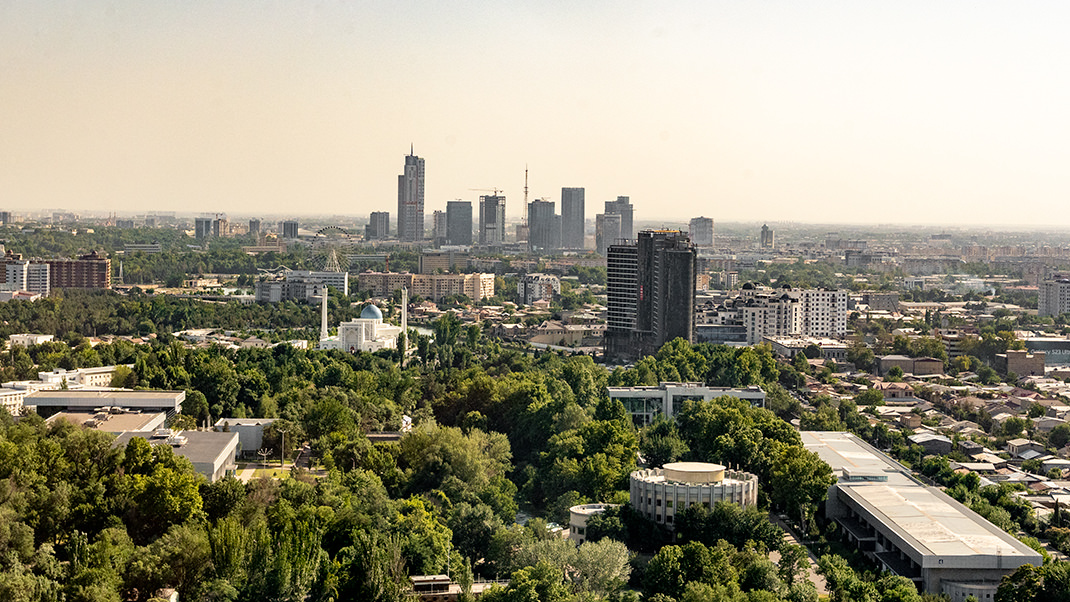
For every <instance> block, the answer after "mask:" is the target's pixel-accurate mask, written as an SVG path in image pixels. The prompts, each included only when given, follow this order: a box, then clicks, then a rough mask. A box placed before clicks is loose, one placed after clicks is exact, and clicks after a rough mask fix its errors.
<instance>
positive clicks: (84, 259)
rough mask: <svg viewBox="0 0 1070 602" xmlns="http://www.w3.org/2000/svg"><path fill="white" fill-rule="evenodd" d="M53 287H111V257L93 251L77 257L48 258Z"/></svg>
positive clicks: (50, 279)
mask: <svg viewBox="0 0 1070 602" xmlns="http://www.w3.org/2000/svg"><path fill="white" fill-rule="evenodd" d="M44 263H47V264H48V275H49V283H50V286H51V288H54V289H56V288H111V259H109V258H108V256H107V255H104V254H102V253H99V252H97V251H93V252H92V253H88V254H86V255H79V256H78V257H77V258H76V259H46V260H45V261H44Z"/></svg>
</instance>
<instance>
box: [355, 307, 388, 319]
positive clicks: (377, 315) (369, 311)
mask: <svg viewBox="0 0 1070 602" xmlns="http://www.w3.org/2000/svg"><path fill="white" fill-rule="evenodd" d="M360 317H361V318H362V319H365V320H382V319H383V312H381V311H379V308H378V307H376V306H374V305H372V304H370V303H369V304H368V305H367V306H365V307H364V309H362V310H361V311H360Z"/></svg>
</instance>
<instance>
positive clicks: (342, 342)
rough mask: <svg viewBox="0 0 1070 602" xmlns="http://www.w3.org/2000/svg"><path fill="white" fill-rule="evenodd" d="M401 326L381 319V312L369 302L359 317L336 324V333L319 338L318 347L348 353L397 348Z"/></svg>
mask: <svg viewBox="0 0 1070 602" xmlns="http://www.w3.org/2000/svg"><path fill="white" fill-rule="evenodd" d="M400 334H401V327H400V326H394V325H393V324H388V323H387V322H384V321H383V312H381V311H379V308H378V307H376V306H374V305H371V304H369V305H368V306H367V307H365V308H364V309H363V310H361V312H360V317H359V318H354V319H352V320H350V321H348V322H342V323H341V324H339V325H338V334H337V335H336V336H330V337H327V338H325V339H320V343H319V348H320V349H340V350H342V351H348V352H349V353H356V352H358V351H367V352H375V351H381V350H383V349H397V348H398V344H397V341H398V335H400Z"/></svg>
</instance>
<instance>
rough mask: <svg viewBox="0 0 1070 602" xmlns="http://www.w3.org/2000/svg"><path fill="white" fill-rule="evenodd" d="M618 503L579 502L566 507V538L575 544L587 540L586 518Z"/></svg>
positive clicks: (614, 506)
mask: <svg viewBox="0 0 1070 602" xmlns="http://www.w3.org/2000/svg"><path fill="white" fill-rule="evenodd" d="M619 505H620V504H580V505H579V506H573V507H571V508H569V509H568V538H569V539H571V540H572V541H574V542H576V544H577V545H579V544H581V543H583V542H585V541H587V519H589V518H591V517H592V516H594V515H595V514H602V513H603V512H605V511H606V510H607V509H609V508H616V507H617V506H619Z"/></svg>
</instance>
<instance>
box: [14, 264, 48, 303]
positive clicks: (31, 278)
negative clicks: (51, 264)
mask: <svg viewBox="0 0 1070 602" xmlns="http://www.w3.org/2000/svg"><path fill="white" fill-rule="evenodd" d="M4 267H5V268H6V281H5V283H4V287H3V288H4V289H6V290H9V291H29V292H31V293H35V294H38V295H48V292H49V290H51V282H50V279H49V275H48V264H47V263H34V262H30V261H27V260H21V259H20V260H15V261H12V262H9V263H7V264H6V265H5V266H4Z"/></svg>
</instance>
